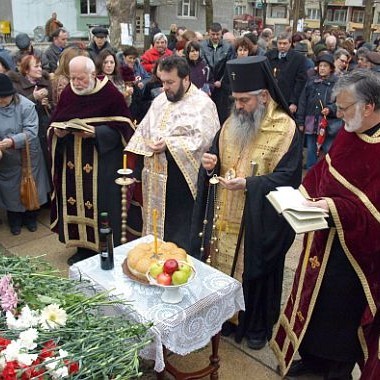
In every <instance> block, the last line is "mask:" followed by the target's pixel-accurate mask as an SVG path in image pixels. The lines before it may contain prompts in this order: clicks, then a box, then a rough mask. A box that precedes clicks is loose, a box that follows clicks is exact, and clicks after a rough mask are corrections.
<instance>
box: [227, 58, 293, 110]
mask: <svg viewBox="0 0 380 380" xmlns="http://www.w3.org/2000/svg"><path fill="white" fill-rule="evenodd" d="M227 73H228V78H229V80H230V84H231V90H232V92H251V91H257V90H261V89H266V90H268V91H269V93H270V96H271V97H272V99H273V100H274V101H275V102H276V103H277V104H278V105H279V106H280V107H281V108H283V109H284V111H285V112H286V113H288V115H289V116H292V114H291V112H290V111H289V106H288V104H287V102H286V101H285V98H284V95H282V92H281V90H280V88H279V87H278V85H277V82H276V79H275V78H274V76H273V74H272V70H271V67H270V65H269V61H268V58H267V57H264V56H251V57H244V58H237V59H232V60H230V61H228V62H227ZM292 117H293V116H292Z"/></svg>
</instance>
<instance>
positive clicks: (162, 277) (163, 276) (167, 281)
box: [156, 272, 172, 285]
mask: <svg viewBox="0 0 380 380" xmlns="http://www.w3.org/2000/svg"><path fill="white" fill-rule="evenodd" d="M156 281H157V284H160V285H171V284H172V276H170V274H168V273H165V272H162V273H160V274H159V275H158V276H157V278H156Z"/></svg>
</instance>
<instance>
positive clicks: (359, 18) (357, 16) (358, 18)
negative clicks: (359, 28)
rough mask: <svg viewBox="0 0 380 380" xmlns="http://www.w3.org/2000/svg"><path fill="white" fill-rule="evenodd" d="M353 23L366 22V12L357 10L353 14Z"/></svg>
mask: <svg viewBox="0 0 380 380" xmlns="http://www.w3.org/2000/svg"><path fill="white" fill-rule="evenodd" d="M351 21H352V22H360V23H362V22H363V21H364V11H362V10H359V9H356V10H354V11H353V12H352V20H351Z"/></svg>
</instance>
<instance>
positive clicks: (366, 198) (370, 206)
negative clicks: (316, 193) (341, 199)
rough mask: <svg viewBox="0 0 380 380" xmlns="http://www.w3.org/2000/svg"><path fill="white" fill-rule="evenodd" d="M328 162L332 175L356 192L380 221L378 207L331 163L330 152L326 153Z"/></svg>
mask: <svg viewBox="0 0 380 380" xmlns="http://www.w3.org/2000/svg"><path fill="white" fill-rule="evenodd" d="M326 162H327V164H328V166H329V172H330V173H331V174H332V176H333V177H334V178H335V179H336V180H337V181H338V182H339V183H340V184H341V185H343V186H344V187H345V188H346V189H347V190H349V191H351V192H352V193H353V194H355V195H356V196H357V197H358V198H359V199H360V200H361V201H362V203H363V204H364V206H365V207H366V208H367V209H368V210H369V212H370V213H371V214H372V215H373V217H374V218H375V219H376V220H377V221H378V222H379V223H380V212H379V210H377V209H376V207H375V206H374V204H373V203H372V202H371V201H370V200H369V198H368V197H367V195H366V194H365V193H363V192H362V191H361V190H360V189H358V188H357V187H356V186H354V185H352V184H351V183H349V182H348V181H347V180H346V179H345V178H344V177H343V176H342V175H341V174H340V173H339V172H338V171H337V170H336V169H335V168H334V167H333V165H332V163H331V157H330V156H329V154H327V155H326Z"/></svg>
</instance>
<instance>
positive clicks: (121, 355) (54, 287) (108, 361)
mask: <svg viewBox="0 0 380 380" xmlns="http://www.w3.org/2000/svg"><path fill="white" fill-rule="evenodd" d="M8 274H10V275H11V276H12V280H13V284H14V287H15V289H16V291H17V294H18V298H19V304H18V310H17V311H19V310H21V308H22V307H23V306H25V305H28V306H29V307H30V309H33V310H41V309H43V308H44V307H45V306H47V305H50V304H58V305H60V307H61V308H62V309H64V310H65V311H66V313H67V321H66V324H65V325H64V326H61V327H59V328H58V329H52V330H42V329H40V330H39V335H38V343H39V348H41V346H42V345H43V344H44V343H46V342H48V341H54V343H55V345H56V347H55V349H56V350H58V349H62V350H65V351H67V352H68V353H69V357H68V358H69V359H70V360H72V361H75V362H78V363H79V364H80V370H79V372H78V373H77V374H75V375H71V377H70V378H72V379H96V380H99V379H108V378H112V379H130V378H134V377H139V376H141V373H140V371H139V358H138V353H139V351H140V350H141V349H142V348H144V347H145V346H146V345H147V344H149V343H150V342H151V339H150V337H149V333H148V330H149V328H150V327H151V325H150V324H148V325H146V324H141V323H135V322H133V321H130V320H128V319H127V316H128V310H132V308H131V306H130V305H129V304H128V302H127V301H125V300H113V299H111V298H110V297H109V294H107V293H106V292H103V293H97V292H95V290H94V288H93V287H92V285H91V284H90V283H88V282H85V281H75V280H72V279H67V278H63V277H60V276H59V274H58V272H57V271H55V270H53V269H52V268H51V267H50V266H49V265H48V264H47V263H46V262H44V261H43V260H41V258H29V257H25V258H20V257H7V256H3V255H2V256H0V278H1V277H3V276H4V275H8ZM0 310H1V309H0ZM0 331H2V333H1V335H2V337H3V338H6V339H10V340H11V339H16V338H17V336H18V333H19V332H17V331H12V330H9V329H8V327H7V323H6V319H5V316H4V315H1V314H0Z"/></svg>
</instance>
